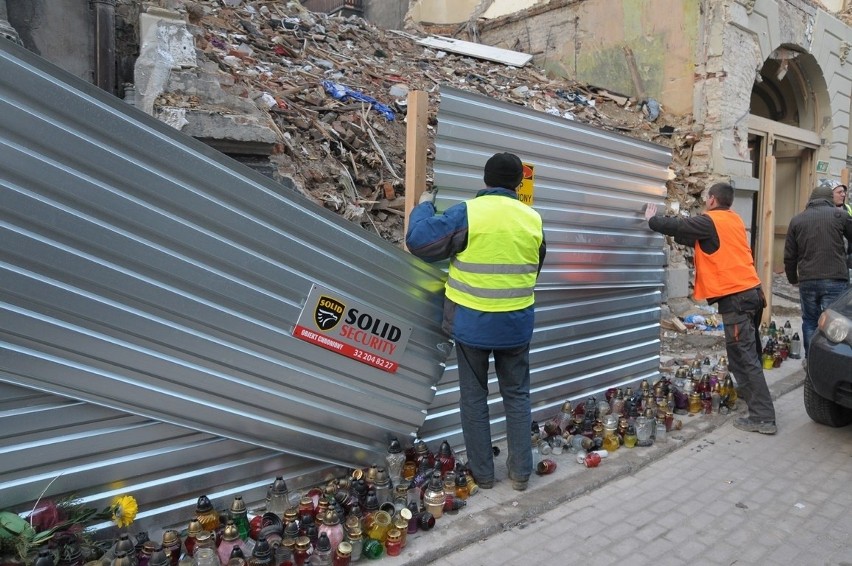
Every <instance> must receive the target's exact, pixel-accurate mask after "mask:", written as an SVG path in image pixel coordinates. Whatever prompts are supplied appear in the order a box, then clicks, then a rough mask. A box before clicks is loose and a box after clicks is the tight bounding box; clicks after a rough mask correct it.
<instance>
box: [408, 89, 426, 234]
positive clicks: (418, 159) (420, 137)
mask: <svg viewBox="0 0 852 566" xmlns="http://www.w3.org/2000/svg"><path fill="white" fill-rule="evenodd" d="M407 116H408V123H407V127H406V130H405V222H404V223H403V229H404V231H405V232H404V233H405V234H407V233H408V216H409V215H410V214H411V209H412V208H414V207H415V206H416V205H417V201H418V200H419V199H420V194H421V193H422V192H423V191H424V190H425V188H426V142H427V119H428V117H429V95H428V94H426V92H424V91H422V90H413V91H411V92H409V93H408V114H407ZM403 245H404V244H403Z"/></svg>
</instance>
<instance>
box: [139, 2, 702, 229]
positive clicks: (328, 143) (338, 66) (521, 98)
mask: <svg viewBox="0 0 852 566" xmlns="http://www.w3.org/2000/svg"><path fill="white" fill-rule="evenodd" d="M179 9H180V10H182V11H184V12H185V15H186V19H187V22H188V24H189V26H190V30H191V31H192V33H193V35H194V37H195V42H196V47H197V49H198V52H199V53H200V54H201V55H200V56H201V57H203V58H204V60H203V61H199V69H202V68H204V69H210V68H211V67H213V68H215V69H216V70H215V73H216V82H217V84H218V85H221V88H222V90H225V91H227V93H228V94H229V95H232V96H237V97H239V98H241V99H243V100H244V101H253V103H254V104H255V105H256V106H257V107H258V108H259V109H260V110H261V111H262V112H266V113H268V115H269V116H270V118H271V122H272V123H273V124H274V126H273V129H274V130H275V131H276V134H277V137H278V141H279V143H278V144H277V145H276V148H275V151H274V153H273V155H272V156H271V161H272V163H273V164H274V166H275V167H276V169H277V174H278V175H280V176H281V177H282V178H283V177H289V178H291V179H292V180H293V181H294V183H295V185H296V190H298V191H299V192H301V193H302V194H304V195H305V196H307V197H308V198H309V199H311V200H312V201H314V202H316V203H318V204H320V205H321V206H324V207H326V208H328V209H331V210H333V211H335V212H336V213H338V214H341V215H342V216H344V217H346V218H347V219H349V220H352V221H353V222H357V223H359V224H361V225H362V226H364V227H365V228H366V229H368V230H372V231H375V232H376V233H378V234H379V235H380V236H381V237H383V238H384V239H386V240H388V241H390V242H391V243H394V244H397V245H400V244H401V243H402V239H403V234H402V227H403V215H404V188H405V187H404V174H405V158H406V155H405V151H406V147H405V140H406V124H405V114H406V105H407V94H408V92H409V91H413V90H420V91H425V92H427V93H428V97H429V113H428V123H429V134H428V135H429V140H428V144H427V147H428V150H427V157H429V158H430V159H429V161H430V162H431V157H432V155H433V154H434V142H433V136H434V133H435V127H436V124H437V122H436V115H437V109H438V104H439V101H440V89H441V86H442V85H451V86H453V87H456V88H459V89H463V90H467V91H474V92H478V93H481V94H484V95H488V96H490V97H493V98H497V99H500V100H504V101H508V102H511V103H515V104H519V105H522V106H525V107H529V108H532V109H535V110H538V111H541V112H547V113H549V114H552V115H555V116H560V117H562V118H564V119H568V120H577V121H581V122H583V123H587V124H591V125H594V126H597V127H600V128H603V129H606V130H611V131H618V132H621V133H623V134H625V135H628V136H631V137H636V138H641V139H645V140H648V141H653V142H656V143H660V144H664V145H668V146H671V147H673V148H675V151H674V152H673V153H674V165H675V168H676V169H677V170H678V171H676V174H677V175H678V177H679V178H681V179H683V178H685V177H686V176H687V175H688V171H687V169H688V167H689V163H690V160H691V148H692V146H693V145H694V143H695V142H696V141H697V140H698V138H699V137H700V132H695V131H692V129H690V127H689V126H688V125H687V126H686V127H682V126H681V125H679V124H678V123H676V120H678V119H676V118H675V117H671V116H667V115H666V114H665V113H664V112H663V113H661V114H660V115H659V116H656V115H655V116H654V117H655V121H654V122H652V121H651V120H650V118H649V116H648V112H647V111H645V112H643V111H642V109H644V108H647V105H643V104H642V102H643V101H636V100H634V99H631V98H630V97H626V96H621V95H618V94H616V93H610V92H607V91H604V90H602V89H597V88H594V87H590V86H584V85H580V84H576V83H574V82H572V81H570V80H565V79H558V78H550V77H548V76H546V75H545V74H544V73H543V71H539V70H536V69H534V68H532V66H531V65H527V66H525V67H522V68H517V67H512V66H508V65H504V64H500V63H494V62H489V61H485V60H481V59H477V58H472V57H466V56H462V55H456V54H451V53H446V52H442V51H436V50H434V49H430V48H426V47H423V46H421V45H419V44H418V43H417V40H418V39H420V38H419V37H417V36H414V35H411V34H408V33H406V32H401V31H393V30H383V29H380V28H377V27H375V26H373V25H372V24H370V23H369V22H367V21H365V20H364V19H362V18H358V17H349V18H342V17H332V16H328V15H326V14H318V13H312V12H308V11H306V10H305V9H304V8H303V7H302V6H301V5H299V4H298V3H296V2H288V3H281V2H272V1H241V0H227V1H223V2H220V0H199V1H196V2H189V1H187V2H185V3H184V4H182V5H181V6H179ZM211 63H212V64H211ZM217 97H218V98H217ZM158 107H161V108H162V107H183V108H187V109H198V110H207V111H209V110H211V109H212V110H214V111H220V112H228V111H229V110H228V109H227V108H223V107H222V105H221V93H218V94H217V96H213V95H212V94H211V95H210V96H207V95H206V94H205V93H204V92H196V93H184V92H179V91H174V90H172V91H168V92H164V93H163V94H162V95H160V96H159V98H158V99H157V100H156V102H155V111H156V109H157V108H158ZM679 120H680V121H681V122H683V121H687V122H688V120H689V117H686V118H680V119H679ZM431 182H432V177H431V166H429V167H428V170H427V188H429V187H428V185H430V184H431ZM675 182H677V181H675ZM679 192H680V191H677V190H674V189H673V188H670V194H672V195H674V194H678V193H679ZM684 204H685V205H687V206H688V204H689V203H684Z"/></svg>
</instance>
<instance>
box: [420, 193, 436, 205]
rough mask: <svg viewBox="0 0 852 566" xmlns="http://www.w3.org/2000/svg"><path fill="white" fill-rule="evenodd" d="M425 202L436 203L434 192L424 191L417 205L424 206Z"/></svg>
mask: <svg viewBox="0 0 852 566" xmlns="http://www.w3.org/2000/svg"><path fill="white" fill-rule="evenodd" d="M424 202H431V203H434V202H435V193H434V192H433V191H423V193H422V194H421V195H420V200H419V201H418V202H417V204H423V203H424Z"/></svg>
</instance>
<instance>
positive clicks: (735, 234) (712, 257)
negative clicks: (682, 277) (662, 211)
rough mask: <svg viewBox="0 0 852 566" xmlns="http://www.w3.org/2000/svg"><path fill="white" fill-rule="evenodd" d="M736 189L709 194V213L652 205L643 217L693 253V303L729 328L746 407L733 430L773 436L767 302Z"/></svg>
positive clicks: (722, 186)
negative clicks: (684, 214) (765, 350)
mask: <svg viewBox="0 0 852 566" xmlns="http://www.w3.org/2000/svg"><path fill="white" fill-rule="evenodd" d="M733 203H734V189H733V187H731V185H729V184H727V183H716V184H715V185H713V186H712V187H710V190H709V192H708V196H707V211H706V212H705V213H704V214H700V215H698V216H693V217H690V218H678V217H667V216H657V215H656V214H657V205H655V204H648V205H647V206H646V208H645V219H646V220H648V226H649V227H650V228H651V230H653V231H655V232H659V233H660V234H666V235H667V236H674V239H675V242H677V243H678V244H681V245H686V246H690V247H693V248H694V249H695V288H694V290H693V296H694V297H695V299H698V300H701V299H706V300H707V302H708V303H709V304H714V303H715V304H716V305H717V306H718V309H719V314H720V315H721V316H722V321H723V323H724V326H725V349H726V350H727V354H728V367H729V369H730V371H731V373H733V375H734V379H736V382H737V386H738V389H739V392H740V394H741V395H742V397H743V399H745V402H746V405H747V406H748V417H741V418H738V419H736V420H735V421H734V426H735V427H737V428H738V429H741V430H745V431H748V432H759V433H761V434H775V433H776V432H777V427H776V424H775V407H774V405H773V404H772V396H771V395H770V393H769V388H768V387H767V385H766V378H765V377H764V375H763V366H762V364H761V362H760V337H759V333H758V330H757V328H758V325H759V323H760V319H761V316H762V315H763V308H764V307H765V306H766V299H765V297H764V295H763V291H762V290H761V288H760V278H759V277H758V276H757V270H756V269H755V268H754V258H753V257H752V255H751V247H750V246H749V243H748V238H747V236H746V229H745V224H744V223H743V221H742V219H741V218H740V217H739V215H738V214H737V213H736V212H734V211H733V210H731V205H732V204H733Z"/></svg>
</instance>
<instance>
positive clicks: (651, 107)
mask: <svg viewBox="0 0 852 566" xmlns="http://www.w3.org/2000/svg"><path fill="white" fill-rule="evenodd" d="M645 109H646V110H647V111H648V121H649V122H654V121H655V120H656V119H657V118H659V117H660V103H659V102H657V101H656V100H654V99H653V98H649V99H648V100H646V101H645Z"/></svg>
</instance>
